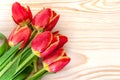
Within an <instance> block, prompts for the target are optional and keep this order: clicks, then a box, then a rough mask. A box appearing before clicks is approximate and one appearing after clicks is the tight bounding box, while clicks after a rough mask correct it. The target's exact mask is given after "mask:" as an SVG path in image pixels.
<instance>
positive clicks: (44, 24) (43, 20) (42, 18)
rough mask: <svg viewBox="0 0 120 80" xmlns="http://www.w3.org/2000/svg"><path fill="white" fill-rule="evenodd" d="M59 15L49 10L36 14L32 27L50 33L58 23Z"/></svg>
mask: <svg viewBox="0 0 120 80" xmlns="http://www.w3.org/2000/svg"><path fill="white" fill-rule="evenodd" d="M59 17H60V15H58V14H57V13H56V12H55V11H53V10H51V9H50V8H46V9H43V10H41V11H40V12H38V13H37V14H36V15H35V16H34V18H33V20H32V24H33V26H34V27H35V28H36V29H37V30H39V31H44V30H46V31H51V30H52V29H53V28H54V27H55V25H56V24H57V22H58V19H59Z"/></svg>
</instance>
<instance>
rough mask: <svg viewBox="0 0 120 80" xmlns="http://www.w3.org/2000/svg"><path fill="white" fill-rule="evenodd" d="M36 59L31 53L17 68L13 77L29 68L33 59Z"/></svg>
mask: <svg viewBox="0 0 120 80" xmlns="http://www.w3.org/2000/svg"><path fill="white" fill-rule="evenodd" d="M35 57H36V55H35V54H34V53H31V55H30V56H29V57H28V58H26V59H25V60H24V61H23V62H22V63H21V64H20V65H19V67H18V68H17V70H16V72H15V75H16V76H17V75H18V74H19V73H21V72H22V71H23V70H24V69H25V68H26V67H27V66H29V65H30V64H31V63H32V62H33V59H34V58H35Z"/></svg>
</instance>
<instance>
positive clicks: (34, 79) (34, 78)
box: [26, 68, 48, 80]
mask: <svg viewBox="0 0 120 80" xmlns="http://www.w3.org/2000/svg"><path fill="white" fill-rule="evenodd" d="M47 72H48V71H47V70H46V69H44V68H42V69H40V70H39V71H38V72H37V73H35V74H33V75H32V76H30V77H28V79H26V80H38V79H39V80H40V78H41V77H42V76H43V75H44V74H45V73H47Z"/></svg>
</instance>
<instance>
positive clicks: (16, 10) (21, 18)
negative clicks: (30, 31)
mask: <svg viewBox="0 0 120 80" xmlns="http://www.w3.org/2000/svg"><path fill="white" fill-rule="evenodd" d="M12 17H13V19H14V21H15V22H16V23H17V24H19V25H21V26H24V25H25V24H29V23H30V22H31V21H32V13H31V10H30V8H29V6H27V7H26V8H25V7H23V6H21V4H20V3H18V2H15V3H14V4H13V5H12Z"/></svg>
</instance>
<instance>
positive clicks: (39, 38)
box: [0, 2, 70, 80]
mask: <svg viewBox="0 0 120 80" xmlns="http://www.w3.org/2000/svg"><path fill="white" fill-rule="evenodd" d="M12 17H13V20H14V22H15V23H16V24H17V26H16V27H15V28H14V29H13V31H12V32H11V34H10V35H9V37H8V39H7V38H6V37H5V36H4V35H3V34H2V33H0V41H1V43H0V45H1V46H0V80H40V78H41V77H42V76H43V75H44V74H46V73H56V72H58V71H60V70H61V69H63V68H64V67H65V66H66V65H67V64H68V63H69V62H70V57H68V56H67V54H66V52H65V50H64V48H63V46H64V45H65V43H66V42H67V41H68V38H67V37H66V36H65V35H63V34H60V33H59V31H55V32H52V29H53V28H54V27H55V25H56V24H57V22H58V20H59V17H60V15H59V14H57V13H56V12H55V11H53V10H51V9H50V8H44V9H42V10H40V11H39V12H38V13H37V14H36V15H35V16H34V17H33V16H32V12H31V10H30V8H29V6H27V7H23V6H22V5H21V4H20V3H18V2H15V3H14V4H13V5H12ZM38 62H39V64H40V63H42V67H39V64H38Z"/></svg>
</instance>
